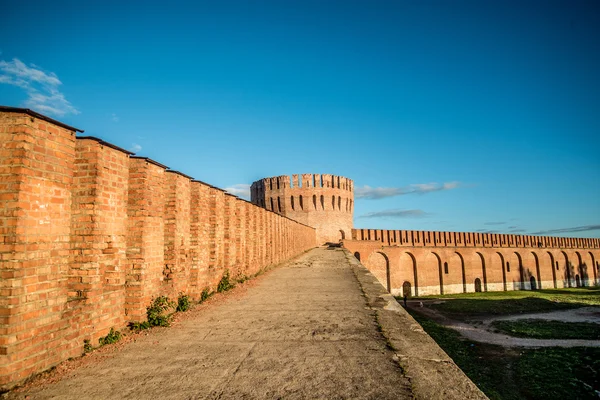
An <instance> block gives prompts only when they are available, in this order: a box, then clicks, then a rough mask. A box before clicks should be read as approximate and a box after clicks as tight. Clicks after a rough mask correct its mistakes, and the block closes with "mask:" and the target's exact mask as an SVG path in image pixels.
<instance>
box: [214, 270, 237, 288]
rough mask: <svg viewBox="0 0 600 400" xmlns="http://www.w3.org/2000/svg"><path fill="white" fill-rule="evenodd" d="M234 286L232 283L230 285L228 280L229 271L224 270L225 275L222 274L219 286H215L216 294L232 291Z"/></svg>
mask: <svg viewBox="0 0 600 400" xmlns="http://www.w3.org/2000/svg"><path fill="white" fill-rule="evenodd" d="M234 286H235V285H234V284H233V283H231V281H230V280H229V270H228V269H226V270H225V273H224V274H223V277H222V278H221V280H220V281H219V285H218V286H217V292H219V293H223V292H226V291H228V290H230V289H233V288H234Z"/></svg>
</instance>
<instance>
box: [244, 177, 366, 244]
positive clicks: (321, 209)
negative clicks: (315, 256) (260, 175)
mask: <svg viewBox="0 0 600 400" xmlns="http://www.w3.org/2000/svg"><path fill="white" fill-rule="evenodd" d="M250 193H251V201H252V203H254V204H256V205H259V206H261V207H264V208H266V209H267V210H270V211H274V212H276V213H278V214H280V215H285V216H286V217H289V218H291V219H293V220H295V221H298V222H301V223H303V224H306V225H308V226H312V227H314V228H316V230H317V243H319V244H322V243H325V242H338V241H339V240H340V239H342V238H346V237H349V236H350V232H351V230H352V226H353V223H352V215H353V211H354V182H352V180H351V179H348V178H344V177H341V176H335V175H329V174H322V175H321V174H302V175H292V176H291V179H290V177H289V176H287V175H283V176H276V177H272V178H264V179H261V180H259V181H256V182H254V183H253V184H252V186H251V188H250Z"/></svg>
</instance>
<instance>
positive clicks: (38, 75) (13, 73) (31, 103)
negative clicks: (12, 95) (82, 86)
mask: <svg viewBox="0 0 600 400" xmlns="http://www.w3.org/2000/svg"><path fill="white" fill-rule="evenodd" d="M0 83H5V84H8V85H13V86H17V87H20V88H21V89H23V90H25V92H26V93H27V96H28V98H27V100H25V102H24V103H23V105H24V106H25V107H27V108H31V109H34V110H35V111H38V112H41V113H42V114H52V115H57V116H63V115H65V114H79V110H77V109H76V108H75V107H73V105H72V104H71V103H70V102H69V101H68V100H67V99H66V98H65V95H64V94H62V93H61V92H60V91H59V90H58V87H59V86H60V85H62V82H61V81H60V79H58V76H57V75H56V74H55V73H54V72H44V71H43V70H42V69H41V68H40V67H38V66H37V65H35V64H30V65H29V66H27V65H26V64H25V63H23V62H22V61H21V60H19V59H17V58H13V60H12V61H4V60H0Z"/></svg>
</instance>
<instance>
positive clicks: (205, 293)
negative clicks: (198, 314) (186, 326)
mask: <svg viewBox="0 0 600 400" xmlns="http://www.w3.org/2000/svg"><path fill="white" fill-rule="evenodd" d="M210 296H212V293H211V292H210V290H209V289H208V288H204V290H203V291H202V293H201V294H200V301H199V303H203V302H204V301H206V300H208V298H209V297H210Z"/></svg>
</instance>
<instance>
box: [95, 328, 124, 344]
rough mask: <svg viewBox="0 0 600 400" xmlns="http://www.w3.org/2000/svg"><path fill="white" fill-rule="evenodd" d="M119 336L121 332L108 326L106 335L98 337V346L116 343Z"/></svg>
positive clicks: (119, 338)
mask: <svg viewBox="0 0 600 400" xmlns="http://www.w3.org/2000/svg"><path fill="white" fill-rule="evenodd" d="M121 336H122V335H121V332H119V331H115V330H114V328H110V332H108V335H106V336H104V337H101V338H100V339H98V342H99V343H100V346H104V345H105V344H113V343H117V342H118V341H119V340H121Z"/></svg>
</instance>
